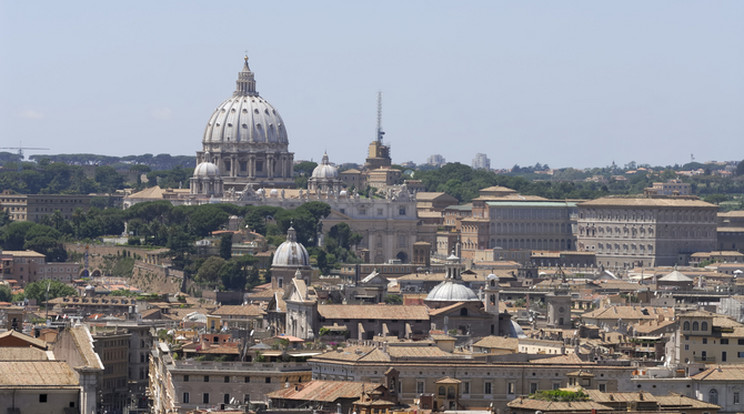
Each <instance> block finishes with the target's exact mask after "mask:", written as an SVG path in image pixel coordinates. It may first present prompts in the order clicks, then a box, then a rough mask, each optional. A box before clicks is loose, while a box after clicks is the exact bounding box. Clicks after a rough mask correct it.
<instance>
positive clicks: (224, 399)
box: [222, 394, 230, 404]
mask: <svg viewBox="0 0 744 414" xmlns="http://www.w3.org/2000/svg"><path fill="white" fill-rule="evenodd" d="M222 402H223V403H225V404H230V394H225V395H223V396H222Z"/></svg>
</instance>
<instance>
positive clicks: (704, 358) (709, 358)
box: [692, 355, 716, 364]
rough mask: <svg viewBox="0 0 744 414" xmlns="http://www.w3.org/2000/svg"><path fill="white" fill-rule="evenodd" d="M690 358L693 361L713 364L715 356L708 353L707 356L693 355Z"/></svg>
mask: <svg viewBox="0 0 744 414" xmlns="http://www.w3.org/2000/svg"><path fill="white" fill-rule="evenodd" d="M692 359H693V361H695V362H703V363H706V364H715V363H716V357H714V356H710V355H709V356H700V355H695V356H693V357H692Z"/></svg>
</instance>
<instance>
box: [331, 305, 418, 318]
mask: <svg viewBox="0 0 744 414" xmlns="http://www.w3.org/2000/svg"><path fill="white" fill-rule="evenodd" d="M318 313H319V314H320V316H321V317H322V318H325V319H381V320H409V321H424V320H429V312H428V308H427V307H426V306H424V305H409V306H404V305H318Z"/></svg>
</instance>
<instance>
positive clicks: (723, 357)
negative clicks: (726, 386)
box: [721, 351, 726, 362]
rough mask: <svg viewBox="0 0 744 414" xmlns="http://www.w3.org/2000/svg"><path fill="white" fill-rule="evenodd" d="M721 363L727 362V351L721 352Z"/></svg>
mask: <svg viewBox="0 0 744 414" xmlns="http://www.w3.org/2000/svg"><path fill="white" fill-rule="evenodd" d="M721 362H726V351H723V352H721Z"/></svg>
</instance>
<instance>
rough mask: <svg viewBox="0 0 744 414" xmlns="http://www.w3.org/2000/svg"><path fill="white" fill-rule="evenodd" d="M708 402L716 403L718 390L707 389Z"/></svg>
mask: <svg viewBox="0 0 744 414" xmlns="http://www.w3.org/2000/svg"><path fill="white" fill-rule="evenodd" d="M708 402H709V403H711V404H718V391H716V389H715V388H713V389H711V390H710V391H708Z"/></svg>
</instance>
